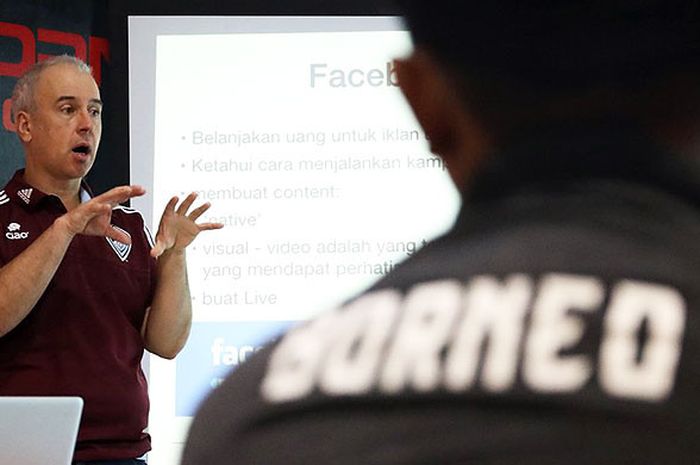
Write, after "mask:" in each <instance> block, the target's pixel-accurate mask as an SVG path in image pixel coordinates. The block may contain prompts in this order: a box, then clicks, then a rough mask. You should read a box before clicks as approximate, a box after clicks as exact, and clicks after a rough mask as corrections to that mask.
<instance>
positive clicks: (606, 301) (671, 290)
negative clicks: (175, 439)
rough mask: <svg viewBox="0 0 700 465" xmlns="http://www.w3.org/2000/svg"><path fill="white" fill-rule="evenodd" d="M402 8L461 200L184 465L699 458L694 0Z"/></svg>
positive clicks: (277, 353) (253, 364)
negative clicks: (442, 224) (426, 240)
mask: <svg viewBox="0 0 700 465" xmlns="http://www.w3.org/2000/svg"><path fill="white" fill-rule="evenodd" d="M402 8H403V11H404V13H405V17H406V20H407V24H408V26H409V29H410V31H411V33H412V37H413V40H414V45H415V48H414V50H413V52H412V53H411V55H410V56H409V57H407V58H405V59H401V60H397V61H396V72H397V76H398V80H399V84H400V87H401V89H402V91H403V93H404V94H405V96H406V98H407V100H408V102H409V103H410V105H411V107H412V109H413V111H414V113H415V115H416V117H417V119H418V121H419V122H420V124H421V126H422V127H423V129H424V130H425V133H426V135H427V137H428V139H429V140H430V145H431V150H432V151H433V152H434V153H435V154H437V155H439V156H440V157H442V158H443V160H444V161H445V162H446V164H447V166H448V169H449V173H450V175H451V177H452V180H453V181H454V183H455V184H456V185H457V186H458V187H459V189H460V190H461V192H462V197H463V207H462V209H461V212H460V213H459V215H458V217H457V219H456V222H455V224H454V226H453V228H452V229H451V230H450V231H449V232H447V233H446V234H445V235H444V236H442V237H440V238H438V239H437V240H435V241H433V242H432V243H430V244H428V245H427V246H426V247H424V248H423V249H422V250H421V251H420V252H419V253H417V254H415V256H413V257H412V258H410V259H408V260H407V261H406V262H404V263H403V264H402V265H401V266H400V267H398V268H397V269H396V270H394V271H393V272H392V273H390V274H389V275H387V276H386V277H384V278H383V279H382V280H381V281H379V282H378V283H377V284H376V285H374V286H373V287H372V288H371V289H369V290H368V291H367V292H364V293H363V294H362V295H360V296H357V297H356V298H354V299H352V300H351V301H349V302H348V303H347V304H346V305H343V306H342V307H341V308H338V309H335V310H333V311H330V312H327V313H324V314H322V315H320V316H319V317H318V318H315V319H313V320H312V321H310V322H308V323H306V324H304V325H302V326H300V327H298V328H296V329H294V330H292V331H290V332H289V333H287V334H286V335H284V336H283V337H282V338H281V339H279V340H278V341H276V342H274V343H273V344H271V345H270V346H268V347H267V348H266V349H265V350H263V351H261V352H259V353H258V354H256V356H254V357H252V358H251V359H249V360H248V361H247V362H246V363H244V364H243V365H242V366H241V367H239V368H238V369H237V370H236V371H235V372H234V373H233V374H232V375H231V376H230V377H229V378H228V379H227V380H226V381H225V382H224V383H223V384H222V385H221V386H220V387H219V388H218V389H217V390H215V391H214V392H213V393H212V395H211V396H210V397H209V398H208V399H207V400H206V401H205V402H204V404H203V405H202V406H201V408H200V410H199V411H198V413H197V415H196V417H195V418H194V421H193V423H192V426H191V430H190V432H189V437H188V439H187V443H186V446H185V450H184V454H183V462H182V463H183V464H184V465H204V464H207V465H223V464H251V465H252V464H265V465H272V464H285V465H301V464H304V465H321V464H323V465H326V464H334V465H350V464H352V465H356V464H363V465H367V464H377V465H388V464H396V465H399V464H401V465H405V464H416V465H418V464H421V465H438V464H439V465H453V464H454V465H457V464H459V465H473V464H509V465H513V464H518V465H545V464H552V465H553V464H563V463H568V464H591V465H593V464H595V465H600V464H623V463H624V464H626V465H629V464H640V465H641V464H644V465H648V464H694V463H698V462H699V461H700V454H699V451H700V445H698V443H699V442H700V441H698V438H699V437H700V421H698V419H697V413H696V412H695V407H696V406H697V405H698V402H700V389H699V388H700V381H699V380H700V345H699V344H700V314H699V313H698V312H699V311H700V240H699V238H700V173H699V171H698V157H700V115H699V112H700V87H699V85H698V83H700V72H699V70H700V22H699V20H698V18H699V14H700V9H699V6H698V2H695V1H682V2H675V1H645V0H637V1H609V2H572V1H569V0H567V1H563V0H562V1H544V2H522V1H507V0H494V1H478V2H472V1H468V2H454V1H452V0H431V1H427V0H425V1H424V0H415V1H412V0H406V1H404V2H403V3H402ZM426 195H429V193H426ZM436 208H439V206H437V205H436Z"/></svg>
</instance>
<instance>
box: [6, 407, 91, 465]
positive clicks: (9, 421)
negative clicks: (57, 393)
mask: <svg viewBox="0 0 700 465" xmlns="http://www.w3.org/2000/svg"><path fill="white" fill-rule="evenodd" d="M82 410H83V400H82V399H81V398H80V397H0V463H3V464H12V465H47V464H55V465H69V464H70V463H71V460H72V458H73V450H74V448H75V441H76V438H77V435H78V425H79V423H80V416H81V414H82Z"/></svg>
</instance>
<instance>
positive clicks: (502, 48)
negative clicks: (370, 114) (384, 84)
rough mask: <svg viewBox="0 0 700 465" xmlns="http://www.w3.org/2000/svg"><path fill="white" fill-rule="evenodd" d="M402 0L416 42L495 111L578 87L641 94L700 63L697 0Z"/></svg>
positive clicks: (484, 108)
mask: <svg viewBox="0 0 700 465" xmlns="http://www.w3.org/2000/svg"><path fill="white" fill-rule="evenodd" d="M398 2H399V4H400V6H401V7H402V10H403V13H404V16H405V19H406V22H407V24H408V26H409V28H410V30H411V34H412V37H413V41H414V43H415V44H416V45H417V46H421V47H423V48H425V49H427V50H429V51H430V52H431V53H432V54H433V55H434V56H435V57H436V58H437V59H438V60H439V61H440V62H441V63H442V64H443V65H445V67H446V68H448V69H451V70H452V71H453V74H454V75H455V76H456V78H457V79H456V80H457V81H458V84H459V87H460V88H461V89H462V91H464V93H465V94H467V95H463V97H465V98H466V100H467V101H468V102H469V104H470V105H471V106H472V107H474V106H476V107H477V108H476V109H477V111H478V112H481V113H485V114H489V115H490V117H491V119H498V118H499V116H501V117H503V114H504V112H505V114H506V115H511V114H517V113H518V111H519V110H523V107H537V106H542V105H546V104H547V103H548V102H556V101H558V100H560V99H562V98H564V99H566V98H569V97H571V96H572V95H576V96H586V95H589V96H591V98H594V97H593V96H598V97H600V98H601V100H605V99H608V100H610V99H612V98H614V99H621V100H624V99H625V98H626V96H629V98H630V99H636V98H638V97H639V96H646V95H648V92H647V90H648V88H649V87H650V86H653V85H655V83H657V82H659V80H663V79H665V78H668V77H670V76H673V75H674V74H675V75H681V74H689V73H690V74H693V75H697V74H699V71H700V2H697V1H696V0H692V1H691V0H685V1H677V0H598V1H572V0H547V1H522V0H488V1H471V0H467V1H465V2H458V1H453V0H398ZM592 103H595V102H592ZM602 103H603V102H601V104H602ZM617 103H619V102H607V104H612V105H615V104H617ZM527 111H528V110H527V109H526V111H524V112H525V113H527Z"/></svg>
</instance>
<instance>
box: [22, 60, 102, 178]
mask: <svg viewBox="0 0 700 465" xmlns="http://www.w3.org/2000/svg"><path fill="white" fill-rule="evenodd" d="M34 103H35V108H34V109H33V110H32V111H30V112H29V116H28V120H29V128H30V132H29V139H28V140H25V143H26V148H27V168H28V169H34V170H35V172H37V174H39V175H46V176H49V177H50V178H52V179H55V180H59V181H64V180H71V179H78V178H82V177H83V176H85V175H86V174H87V173H88V171H90V168H92V164H93V163H94V161H95V156H96V154H97V147H98V145H99V143H100V137H101V135H102V120H101V113H102V102H101V100H100V91H99V89H98V88H97V85H96V84H95V81H94V80H93V79H92V77H91V76H90V75H89V74H87V73H85V72H82V71H80V70H79V69H78V68H77V67H75V66H73V65H71V64H59V65H55V66H52V67H50V68H47V69H45V70H44V71H43V72H42V74H41V75H40V77H39V79H38V82H37V84H36V87H35V91H34Z"/></svg>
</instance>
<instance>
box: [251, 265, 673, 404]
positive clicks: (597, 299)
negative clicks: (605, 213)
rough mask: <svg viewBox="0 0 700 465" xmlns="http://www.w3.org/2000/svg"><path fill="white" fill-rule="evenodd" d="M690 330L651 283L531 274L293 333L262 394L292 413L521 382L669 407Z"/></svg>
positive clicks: (360, 304) (421, 290)
mask: <svg viewBox="0 0 700 465" xmlns="http://www.w3.org/2000/svg"><path fill="white" fill-rule="evenodd" d="M599 314H600V315H599ZM601 318H602V331H601V330H600V324H601V323H600V322H601ZM685 319H686V304H685V301H684V299H683V297H682V296H681V294H680V292H678V291H677V290H676V289H674V288H672V287H669V286H665V285H660V284H654V283H648V282H641V281H631V280H623V281H620V282H617V283H616V284H614V285H613V286H612V287H611V288H610V289H606V286H605V285H604V284H603V282H602V280H600V279H598V278H595V277H591V276H579V275H572V274H558V273H551V274H548V275H545V276H543V277H542V278H541V279H539V281H538V282H535V281H534V279H533V278H531V277H529V276H527V275H524V274H513V275H510V276H507V277H505V278H504V279H498V278H495V277H492V276H478V277H475V278H473V279H471V280H470V281H468V282H466V283H461V282H459V281H457V280H443V281H433V282H426V283H421V284H418V285H416V286H414V287H413V288H411V289H410V290H409V291H408V292H407V293H406V294H405V295H404V294H403V293H401V292H399V291H398V290H394V289H386V290H379V291H376V292H372V293H369V294H366V295H363V296H361V297H359V298H358V299H356V300H354V301H353V302H351V303H350V304H348V305H347V306H345V307H343V308H342V309H340V310H336V311H334V312H329V313H326V314H324V315H322V316H321V317H319V318H318V319H316V320H313V321H311V322H310V323H309V324H307V325H305V326H303V327H300V328H298V329H296V330H294V331H292V332H290V333H289V334H287V335H286V336H285V337H284V338H283V339H282V341H281V342H280V344H279V345H278V346H277V347H276V348H275V349H274V351H273V352H272V354H271V357H270V360H269V365H268V368H267V372H266V374H265V377H264V379H263V381H262V385H261V391H262V395H263V397H264V398H265V399H266V400H268V401H270V402H287V401H293V400H297V399H300V398H302V397H304V396H307V395H309V394H311V393H312V392H313V391H314V390H318V391H319V392H321V393H324V394H327V395H361V394H365V393H368V392H369V391H371V390H375V389H376V390H378V391H379V392H382V393H385V394H395V393H398V392H401V391H404V390H413V391H417V392H427V391H432V390H436V389H447V390H449V391H452V392H461V391H466V390H469V389H471V388H473V387H474V386H476V385H478V386H479V387H480V388H481V389H483V390H486V391H489V392H494V393H502V392H507V391H508V390H510V389H513V388H514V386H515V385H516V382H517V381H518V380H520V381H521V385H523V386H525V387H526V388H527V389H530V390H531V391H533V392H535V393H540V394H545V395H546V394H554V393H556V394H566V393H575V392H577V391H579V390H580V389H582V388H583V387H584V386H586V385H587V384H589V383H591V382H596V383H597V385H598V387H599V389H600V390H601V391H602V392H603V393H605V394H606V395H608V396H612V397H615V398H623V399H629V400H638V401H648V402H658V401H662V400H664V399H666V398H667V397H668V396H669V395H670V394H671V392H672V390H673V387H674V383H675V376H676V370H677V366H678V362H679V359H680V354H681V347H682V339H683V335H684V331H685ZM595 321H597V322H598V324H597V325H595V326H594V325H593V322H595ZM584 339H585V340H584ZM591 341H593V342H591Z"/></svg>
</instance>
